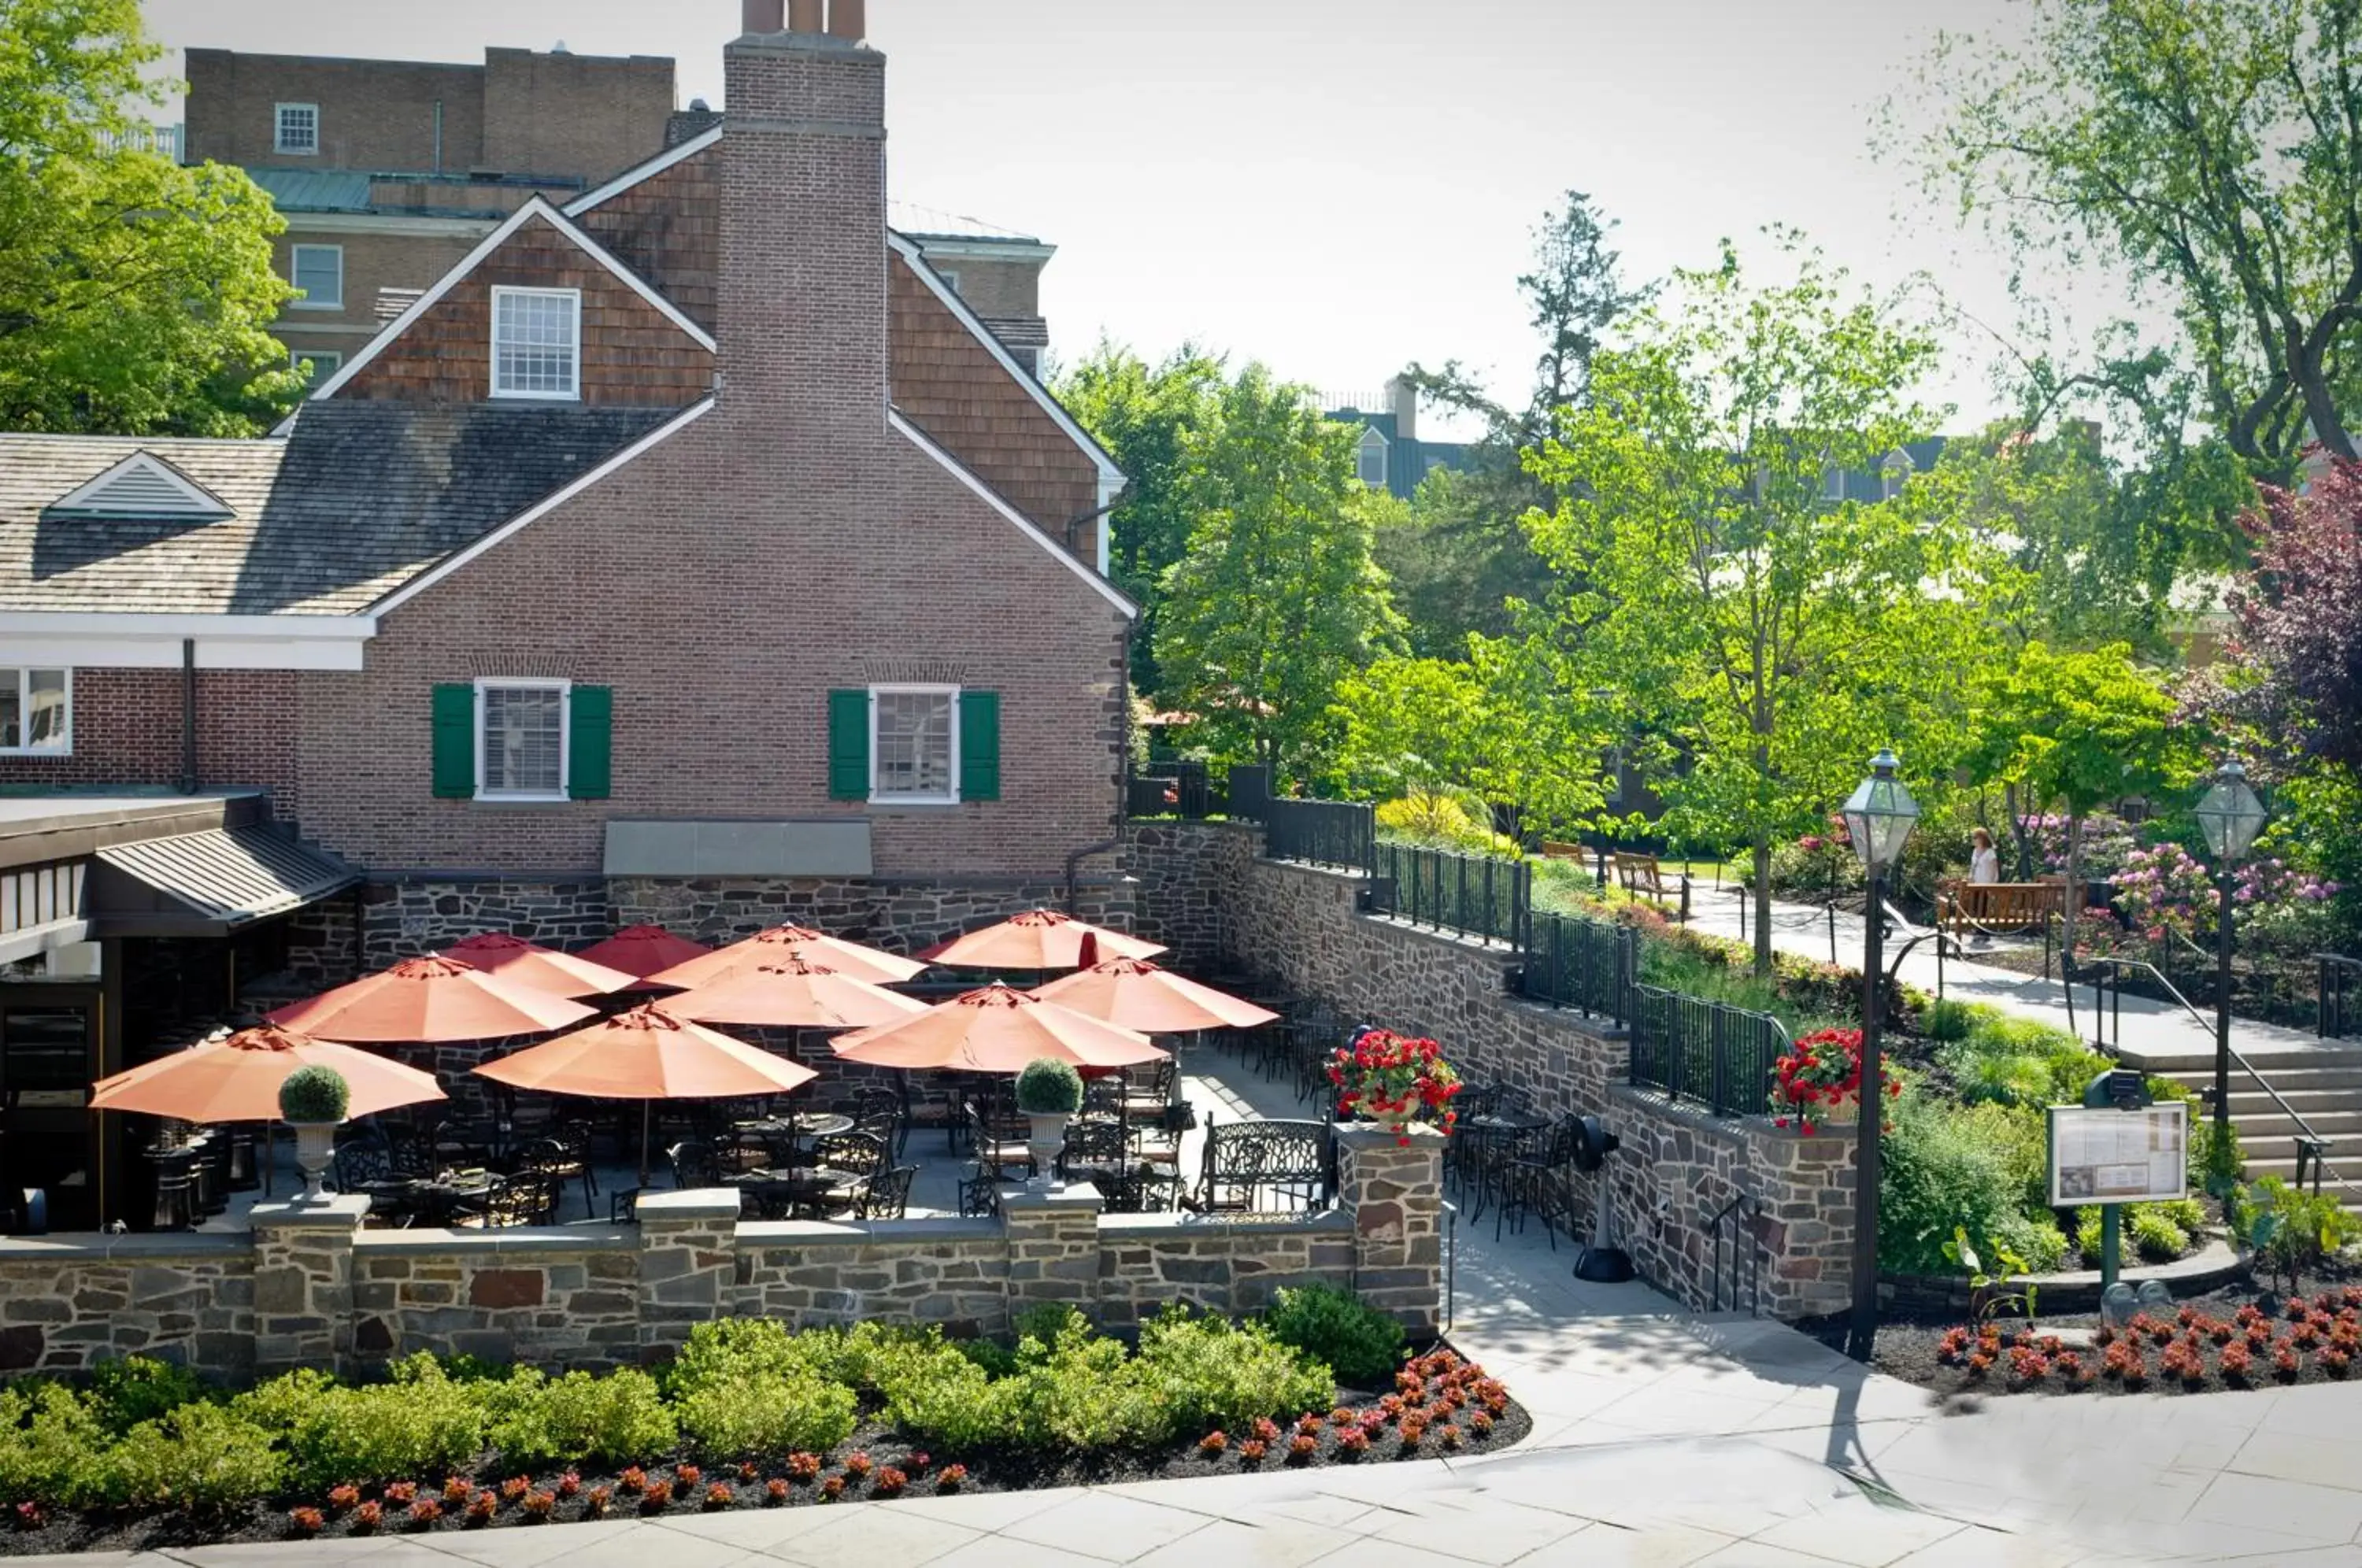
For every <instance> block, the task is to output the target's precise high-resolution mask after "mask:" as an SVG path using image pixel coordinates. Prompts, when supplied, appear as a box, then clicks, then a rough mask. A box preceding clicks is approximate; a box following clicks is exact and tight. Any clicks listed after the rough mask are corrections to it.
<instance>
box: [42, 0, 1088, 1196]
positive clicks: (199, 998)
mask: <svg viewBox="0 0 2362 1568" xmlns="http://www.w3.org/2000/svg"><path fill="white" fill-rule="evenodd" d="M863 12H864V8H863V6H861V5H860V4H858V0H834V3H833V6H831V7H830V8H829V14H828V15H827V16H826V17H824V18H823V17H822V6H821V5H820V4H819V0H811V3H809V4H807V3H806V0H796V4H795V6H794V7H793V9H792V12H791V13H790V12H786V11H784V10H783V7H782V6H781V5H780V4H779V3H778V0H768V3H767V0H746V4H745V23H746V32H745V35H744V36H742V37H740V38H739V39H736V40H735V41H734V42H733V43H731V44H730V45H729V47H728V49H727V50H726V66H727V81H728V110H727V113H726V115H725V116H724V117H723V118H722V120H721V121H720V122H719V123H718V124H712V125H710V126H708V127H705V128H703V129H701V130H696V131H695V133H694V134H691V135H689V136H687V137H686V138H684V139H679V140H678V141H677V142H676V144H675V145H673V146H672V147H670V148H669V149H665V150H663V151H661V152H659V153H658V154H657V155H656V156H655V157H653V158H651V159H648V160H646V161H644V162H642V163H641V164H640V165H638V166H637V167H636V168H635V169H633V170H631V171H627V172H625V173H624V174H622V175H619V176H617V177H615V178H613V179H612V180H609V181H607V182H603V183H602V184H600V185H598V186H596V187H594V188H592V189H590V190H587V191H584V192H582V193H579V194H577V195H576V196H575V197H573V198H572V199H571V200H569V201H568V202H565V203H563V204H559V203H557V202H554V201H552V200H550V199H548V198H547V197H545V196H543V195H540V194H537V193H536V194H535V195H532V196H530V197H528V199H527V200H526V201H525V202H524V204H523V205H522V206H521V207H520V208H519V209H518V211H516V212H515V213H514V214H513V215H510V216H509V217H507V218H506V219H503V220H502V221H501V222H500V223H499V224H498V226H496V227H494V228H493V229H492V230H491V232H490V233H489V234H487V235H486V236H485V237H483V238H482V239H481V240H480V241H479V242H478V243H477V244H475V245H474V246H473V247H471V248H469V251H468V252H467V254H466V255H465V256H464V257H462V258H461V259H460V260H459V261H458V263H457V264H456V265H454V266H453V267H451V268H450V269H449V270H448V271H446V272H445V273H444V274H443V275H442V276H440V277H439V278H436V279H430V280H429V281H428V282H429V284H430V286H429V287H428V288H427V289H426V291H425V293H423V294H422V295H421V296H420V297H419V298H418V299H417V300H416V301H415V302H414V304H411V305H410V306H409V308H407V309H406V310H405V311H404V312H403V314H402V315H401V316H400V318H399V319H397V320H396V321H394V322H393V323H392V324H391V325H390V326H388V328H387V329H386V330H385V331H384V332H383V333H381V334H380V335H378V336H377V337H373V338H372V339H370V341H369V342H368V343H367V344H366V345H365V346H364V347H363V348H360V349H359V350H358V351H357V352H356V353H355V355H354V356H353V357H352V358H351V359H348V360H346V361H345V362H344V363H343V365H342V366H341V367H340V368H339V369H338V370H337V372H336V373H335V374H334V375H333V376H331V377H329V378H327V379H326V380H325V381H323V382H322V383H321V384H320V386H319V387H318V388H317V389H316V390H315V394H314V396H313V398H312V399H311V400H310V401H309V402H307V403H305V404H304V408H303V409H302V410H301V411H300V413H299V414H298V415H297V416H296V418H295V419H294V420H293V421H292V424H291V425H290V426H289V427H287V428H286V429H285V430H283V431H282V433H281V434H279V435H277V436H273V437H271V438H269V439H265V440H255V441H202V440H145V439H133V438H116V437H79V436H0V660H5V661H6V667H5V668H0V961H12V962H15V963H17V965H19V966H21V967H20V970H19V973H20V974H22V973H26V972H34V973H40V974H44V975H45V976H46V977H47V983H45V984H37V985H30V986H18V987H0V1087H5V1088H8V1089H9V1090H10V1093H9V1095H8V1099H9V1100H11V1101H13V1100H14V1099H16V1096H15V1094H14V1089H15V1088H16V1087H17V1085H18V1084H19V1083H28V1082H31V1081H33V1080H34V1078H35V1077H39V1076H40V1075H46V1077H40V1081H41V1082H42V1083H43V1084H44V1085H45V1086H46V1088H47V1091H48V1092H50V1093H52V1094H54V1095H57V1096H61V1097H62V1098H63V1099H72V1092H73V1086H74V1085H75V1084H76V1083H77V1082H79V1083H80V1084H82V1085H83V1086H85V1087H86V1085H87V1083H88V1081H89V1078H90V1077H94V1076H97V1075H99V1074H101V1073H103V1072H105V1071H112V1070H115V1069H116V1068H117V1067H119V1066H123V1065H127V1063H134V1062H137V1061H138V1060H142V1059H145V1057H146V1056H147V1055H149V1054H150V1053H151V1052H152V1051H153V1050H155V1049H157V1048H159V1047H160V1046H162V1045H165V1044H169V1043H175V1042H174V1041H173V1040H171V1039H169V1038H166V1037H165V1032H166V1031H167V1030H168V1028H169V1027H170V1026H171V1024H172V1023H173V1022H174V1021H178V1020H185V1019H187V1018H191V1017H194V1016H202V1015H208V1014H215V1013H220V1012H223V1011H227V1010H234V1009H236V1008H237V1006H239V1005H240V1004H241V1003H243V1002H244V1001H246V1000H247V998H246V997H244V996H243V995H242V994H241V987H242V984H243V978H244V977H250V976H253V975H256V974H258V973H261V972H264V971H267V970H269V969H271V968H273V967H278V968H281V969H284V968H288V967H289V966H292V967H293V968H294V969H295V971H296V972H298V973H299V974H300V975H301V976H302V977H304V978H305V979H306V980H307V981H308V980H314V979H326V978H332V977H337V976H338V975H340V974H341V973H343V972H348V971H349V970H350V969H351V968H352V967H353V966H355V965H356V964H357V963H359V962H360V961H362V960H364V959H366V960H367V961H368V962H371V963H375V962H380V961H382V960H384V959H385V958H387V957H389V956H391V955H393V954H395V953H397V952H402V951H417V950H422V949H425V948H427V947H431V946H433V945H436V944H440V943H443V942H445V941H447V940H449V939H451V938H454V937H456V936H458V935H459V934H463V933H467V932H469V931H472V930H477V929H483V928H485V927H487V926H496V927H499V928H502V929H513V930H517V931H519V932H520V933H524V934H530V935H535V936H537V937H540V938H542V939H545V940H554V941H558V942H568V941H579V940H587V939H589V938H590V937H593V936H595V935H598V934H600V933H603V932H604V931H605V930H607V929H608V928H610V927H611V926H612V925H613V924H617V923H624V922H629V921H633V920H637V919H655V920H659V921H664V922H668V923H670V924H673V925H674V926H676V927H677V928H679V929H682V930H685V931H699V932H702V933H707V934H712V935H719V934H722V933H725V932H728V931H732V930H739V931H744V930H750V929H754V928H756V927H757V926H759V925H762V924H767V923H776V922H778V921H779V920H780V919H783V918H791V917H801V918H807V919H811V920H814V921H817V922H822V923H825V924H827V925H828V926H830V927H831V928H833V929H837V930H840V931H846V932H852V933H861V934H866V935H867V936H869V937H871V938H873V939H876V940H879V941H883V942H887V943H889V944H897V945H911V946H915V945H918V944H922V943H923V942H926V941H931V940H933V939H934V938H936V937H938V936H941V935H944V934H947V933H950V932H952V931H955V930H958V929H961V928H963V927H965V926H967V925H970V924H972V923H975V922H977V921H980V920H982V919H985V918H988V917H991V916H995V915H998V914H999V913H1003V912H1007V911H1010V910H1011V909H1014V908H1019V907H1023V906H1025V905H1027V904H1030V903H1033V902H1036V901H1042V900H1060V899H1065V898H1070V897H1072V896H1073V895H1074V893H1075V892H1076V889H1077V888H1078V886H1081V885H1082V884H1083V883H1085V882H1087V881H1088V880H1089V878H1090V877H1091V876H1093V875H1097V876H1098V877H1099V878H1101V879H1102V882H1103V879H1104V870H1103V867H1105V865H1106V864H1107V857H1108V856H1109V852H1110V851H1111V848H1112V845H1110V843H1109V841H1110V840H1111V839H1112V838H1113V837H1114V830H1115V826H1116V820H1117V817H1118V813H1119V792H1120V774H1121V767H1122V756H1123V746H1124V723H1125V706H1124V697H1125V694H1124V668H1125V651H1126V645H1127V642H1128V639H1129V635H1130V627H1131V619H1132V616H1133V614H1134V611H1133V607H1132V606H1131V604H1130V603H1129V602H1126V601H1125V599H1124V598H1123V596H1122V595H1121V594H1120V592H1118V591H1116V590H1115V589H1114V588H1113V587H1112V586H1111V585H1110V584H1109V582H1108V581H1107V579H1106V560H1107V537H1106V527H1107V525H1106V514H1107V511H1108V509H1109V506H1110V505H1111V503H1112V502H1113V501H1114V499H1115V497H1116V495H1117V493H1118V492H1119V491H1120V488H1121V485H1122V482H1123V481H1122V477H1121V475H1120V474H1119V473H1117V472H1116V470H1115V469H1114V467H1113V465H1112V463H1111V462H1110V461H1109V458H1107V456H1106V454H1105V453H1104V452H1102V451H1101V450H1100V449H1099V448H1098V447H1097V446H1096V445H1095V444H1094V443H1092V442H1091V441H1090V440H1089V438H1088V437H1087V436H1086V435H1084V433H1083V432H1082V431H1081V430H1080V429H1079V427H1077V426H1076V425H1075V423H1074V422H1073V420H1072V419H1071V418H1070V417H1069V416H1068V415H1067V414H1065V411H1064V410H1063V409H1061V408H1060V407H1059V406H1058V405H1057V403H1055V401H1054V399H1053V398H1051V396H1050V395H1049V393H1048V392H1046V391H1044V390H1043V387H1042V385H1041V384H1040V382H1039V381H1037V380H1036V379H1035V378H1034V376H1033V375H1032V372H1031V370H1030V367H1029V366H1028V365H1027V364H1026V363H1025V362H1024V361H1023V360H1022V359H1021V358H1020V356H1019V355H1018V354H1017V353H1016V352H1014V351H1012V349H1011V348H1009V347H1008V346H1007V345H1006V344H1004V343H1003V342H1002V341H1001V340H1000V339H999V337H996V336H995V335H994V334H993V333H992V332H991V331H990V330H989V329H988V327H987V326H986V325H985V323H984V321H983V320H982V319H981V318H980V317H979V315H978V314H977V312H976V311H975V310H974V309H972V308H971V307H970V306H969V304H967V303H966V301H965V300H963V298H962V296H961V293H960V292H959V291H957V290H955V289H953V288H952V287H951V286H950V285H949V284H948V282H946V281H945V280H944V278H943V276H942V275H941V273H940V272H939V271H938V270H937V269H936V267H934V266H933V265H931V264H930V262H929V261H928V259H926V257H925V255H924V253H923V252H922V249H921V248H920V247H919V245H918V244H916V243H915V242H914V241H912V240H911V239H909V238H907V237H904V236H901V235H900V234H897V233H895V232H894V231H892V230H891V229H890V228H889V226H888V223H887V211H886V159H885V122H884V81H885V61H884V58H883V57H882V56H881V55H880V54H879V53H877V51H876V50H871V49H869V48H868V47H866V45H865V44H863V43H862V42H861V33H862V26H863ZM823 22H825V24H826V28H825V30H824V29H823V26H822V24H823ZM791 28H792V30H790V29H791ZM258 101H259V100H258ZM323 124H324V126H326V125H329V124H332V122H326V121H324V122H323ZM1093 867H1099V868H1101V869H1100V870H1098V871H1097V872H1096V873H1094V872H1093V871H1092V870H1091V868H1093ZM348 889H349V890H350V894H351V896H349V897H348V896H346V895H347V891H348ZM1119 896H1120V892H1103V893H1099V894H1092V895H1087V896H1086V898H1085V899H1084V900H1083V901H1084V902H1085V903H1086V905H1087V907H1090V906H1092V902H1093V899H1094V898H1097V899H1099V900H1102V904H1101V905H1100V906H1098V907H1104V903H1103V900H1107V899H1111V898H1115V897H1119ZM27 998H30V999H31V1000H30V1001H25V1000H24V999H27ZM20 1004H21V1008H20ZM12 1009H20V1010H24V1011H26V1014H27V1019H28V1021H26V1022H24V1023H23V1024H22V1026H21V1028H20V1027H18V1026H17V1025H13V1024H12V1023H11V1021H10V1016H11V1010H12ZM36 1013H38V1017H36V1016H35V1015H36ZM77 1031H80V1032H79V1033H77ZM90 1120H91V1119H90V1118H88V1117H87V1116H86V1115H83V1114H82V1113H80V1112H79V1111H78V1110H77V1111H73V1112H72V1115H71V1116H70V1117H69V1118H68V1123H67V1124H65V1125H61V1127H56V1128H49V1129H48V1130H47V1131H46V1132H41V1133H40V1134H39V1137H38V1138H35V1137H33V1132H32V1130H31V1129H30V1127H29V1124H28V1125H27V1126H25V1127H17V1128H12V1129H8V1130H7V1131H8V1132H9V1135H10V1139H12V1140H13V1143H14V1147H15V1148H16V1150H17V1153H13V1154H12V1153H10V1152H9V1149H10V1147H11V1144H10V1142H8V1141H5V1140H0V1158H6V1160H7V1161H8V1162H9V1166H10V1170H9V1176H8V1179H9V1180H10V1181H11V1182H13V1183H17V1184H18V1185H27V1184H29V1182H30V1181H31V1180H34V1179H38V1180H39V1181H40V1182H41V1183H43V1184H44V1185H49V1186H50V1187H53V1188H54V1187H58V1186H59V1185H61V1181H62V1182H63V1184H64V1185H65V1186H67V1187H71V1186H72V1174H71V1173H74V1172H79V1173H83V1174H85V1175H86V1173H87V1170H88V1169H89V1168H91V1167H94V1166H99V1165H102V1156H101V1155H100V1154H99V1152H98V1151H97V1149H96V1147H95V1146H94V1145H90V1146H88V1147H86V1148H84V1149H83V1153H82V1154H76V1153H75V1150H76V1148H77V1147H81V1146H80V1145H77V1144H76V1143H75V1142H74V1140H75V1139H76V1138H78V1137H79V1138H87V1136H88V1133H87V1131H86V1129H84V1130H83V1131H80V1132H75V1131H72V1130H70V1129H73V1128H82V1127H83V1124H84V1123H87V1122H88V1121H90ZM110 1120H119V1119H110ZM20 1133H21V1134H24V1136H18V1135H17V1134H20ZM28 1139H30V1140H31V1142H29V1143H28ZM43 1139H46V1140H48V1141H47V1142H41V1140H43ZM35 1143H38V1144H39V1148H40V1149H41V1150H42V1153H41V1154H40V1161H41V1162H42V1163H44V1164H45V1165H47V1166H49V1167H51V1168H45V1169H42V1170H39V1171H36V1170H32V1169H28V1168H25V1165H24V1162H23V1160H22V1159H20V1157H19V1156H20V1155H21V1154H23V1152H24V1150H26V1149H27V1148H29V1147H32V1146H34V1144H35ZM77 1160H79V1161H80V1163H79V1164H77V1163H76V1162H77ZM61 1166H62V1167H71V1170H70V1174H69V1176H66V1177H63V1178H61V1176H60V1175H59V1173H58V1168H57V1167H61ZM20 1178H24V1179H22V1180H20Z"/></svg>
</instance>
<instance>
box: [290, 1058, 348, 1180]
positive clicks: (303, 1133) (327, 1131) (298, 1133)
mask: <svg viewBox="0 0 2362 1568" xmlns="http://www.w3.org/2000/svg"><path fill="white" fill-rule="evenodd" d="M351 1104H352V1091H351V1090H350V1089H349V1088H348V1087H347V1086H346V1084H345V1079H344V1075H343V1074H341V1073H339V1072H337V1070H336V1069H335V1068H333V1067H321V1066H309V1067H298V1068H296V1069H295V1070H294V1071H293V1072H292V1073H290V1074H288V1075H287V1076H286V1077H284V1078H282V1079H281V1080H280V1084H279V1114H280V1117H281V1119H282V1120H283V1121H286V1123H287V1125H289V1126H290V1127H292V1128H293V1129H295V1168H296V1169H297V1170H300V1171H302V1172H303V1173H304V1197H303V1199H302V1201H304V1202H305V1203H321V1202H325V1201H326V1198H327V1196H328V1195H327V1193H326V1192H325V1191H324V1190H322V1188H321V1186H320V1178H321V1177H323V1176H326V1175H327V1174H328V1164H329V1162H330V1161H331V1160H333V1159H334V1158H335V1157H336V1153H337V1128H338V1127H340V1126H342V1125H343V1124H344V1120H345V1112H346V1111H347V1110H348V1109H350V1107H351Z"/></svg>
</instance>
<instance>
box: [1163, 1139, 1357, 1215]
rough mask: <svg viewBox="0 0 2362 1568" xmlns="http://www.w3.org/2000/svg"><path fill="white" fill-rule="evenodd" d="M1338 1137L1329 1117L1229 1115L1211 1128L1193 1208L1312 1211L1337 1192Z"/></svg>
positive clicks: (1189, 1199)
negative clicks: (1262, 1118)
mask: <svg viewBox="0 0 2362 1568" xmlns="http://www.w3.org/2000/svg"><path fill="white" fill-rule="evenodd" d="M1336 1144H1337V1140H1336V1134H1335V1132H1334V1130H1332V1129H1331V1128H1330V1126H1329V1124H1328V1123H1327V1122H1324V1121H1225V1122H1221V1123H1220V1124H1213V1123H1210V1122H1209V1125H1208V1126H1207V1128H1206V1152H1205V1159H1204V1162H1203V1164H1202V1165H1201V1166H1200V1167H1199V1172H1198V1187H1197V1189H1196V1190H1195V1191H1194V1192H1191V1193H1188V1194H1187V1195H1186V1196H1185V1197H1184V1198H1182V1200H1181V1207H1182V1208H1184V1209H1187V1210H1189V1211H1190V1212H1191V1213H1193V1214H1308V1213H1312V1212H1314V1211H1316V1210H1319V1209H1325V1208H1327V1207H1328V1206H1329V1202H1330V1198H1332V1197H1333V1196H1334V1195H1335V1192H1336V1172H1337V1147H1336Z"/></svg>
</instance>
